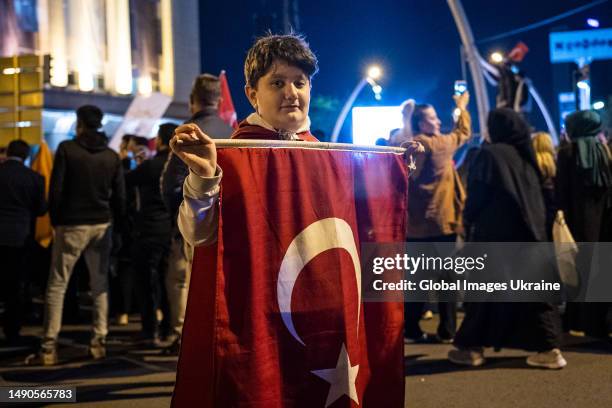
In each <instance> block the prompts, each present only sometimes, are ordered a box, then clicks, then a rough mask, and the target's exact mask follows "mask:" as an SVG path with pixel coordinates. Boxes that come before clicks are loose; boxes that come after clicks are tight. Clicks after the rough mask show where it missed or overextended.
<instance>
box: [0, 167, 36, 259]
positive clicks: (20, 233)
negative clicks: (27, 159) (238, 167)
mask: <svg viewBox="0 0 612 408" xmlns="http://www.w3.org/2000/svg"><path fill="white" fill-rule="evenodd" d="M0 192H1V193H0V245H2V246H11V247H22V246H23V245H24V244H25V241H26V238H27V237H28V236H29V235H30V234H31V233H32V231H33V228H34V221H35V220H36V217H37V216H40V215H43V214H44V213H45V212H46V207H47V204H46V202H45V180H44V178H43V176H41V175H40V174H38V173H36V172H35V171H33V170H31V169H29V168H27V167H26V166H24V165H23V163H21V162H19V161H17V160H11V159H9V160H6V161H5V162H4V163H0Z"/></svg>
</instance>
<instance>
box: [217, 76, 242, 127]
mask: <svg viewBox="0 0 612 408" xmlns="http://www.w3.org/2000/svg"><path fill="white" fill-rule="evenodd" d="M219 81H220V82H221V101H220V102H219V117H220V118H221V119H223V121H224V122H225V123H227V124H228V125H230V126H231V127H233V128H234V129H236V128H237V127H238V120H237V117H236V109H235V108H234V103H233V102H232V94H231V93H230V89H229V85H228V83H227V75H225V71H221V73H220V74H219Z"/></svg>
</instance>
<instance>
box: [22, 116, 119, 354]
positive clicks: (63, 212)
mask: <svg viewBox="0 0 612 408" xmlns="http://www.w3.org/2000/svg"><path fill="white" fill-rule="evenodd" d="M76 115H77V126H76V138H75V139H74V140H68V141H64V142H62V143H60V145H59V146H58V148H57V151H56V152H55V160H54V165H53V171H52V173H51V184H50V188H49V211H50V216H51V223H52V224H53V226H54V228H55V239H54V242H53V251H52V255H51V270H50V272H49V281H48V283H47V292H46V297H45V318H44V338H43V342H42V348H41V351H40V353H39V354H38V356H30V357H29V358H28V359H27V362H28V363H42V364H43V365H52V364H55V363H56V362H57V338H58V335H59V332H60V329H61V324H62V309H63V303H64V295H65V292H66V287H67V286H68V282H69V280H70V276H71V275H72V272H73V270H74V265H75V263H76V261H77V260H78V259H79V257H80V256H81V254H83V256H84V258H85V261H86V263H87V269H88V270H89V281H90V286H91V293H92V298H93V306H94V307H93V334H92V338H91V343H90V346H89V352H90V354H91V356H92V357H94V358H96V359H98V358H104V357H105V356H106V347H105V339H106V335H107V333H108V322H107V315H108V271H109V258H110V250H111V242H112V239H111V220H112V218H113V217H115V220H116V221H117V222H121V221H122V220H123V218H124V213H125V202H124V201H125V184H124V179H123V169H122V167H121V160H120V159H119V156H118V155H117V153H115V152H114V151H113V150H111V149H109V148H108V147H107V138H106V135H105V134H104V133H103V132H101V131H99V130H98V129H100V128H101V127H102V117H103V115H104V114H103V113H102V111H101V110H100V108H98V107H96V106H92V105H85V106H81V107H80V108H78V109H77V111H76Z"/></svg>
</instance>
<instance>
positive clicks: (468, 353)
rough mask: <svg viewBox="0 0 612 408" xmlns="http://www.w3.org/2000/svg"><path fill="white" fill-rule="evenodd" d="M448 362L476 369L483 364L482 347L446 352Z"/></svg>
mask: <svg viewBox="0 0 612 408" xmlns="http://www.w3.org/2000/svg"><path fill="white" fill-rule="evenodd" d="M448 360H449V361H450V362H451V363H455V364H460V365H467V366H471V367H478V366H481V365H483V364H484V363H485V361H486V360H485V358H484V350H483V349H482V347H480V348H473V349H453V350H450V351H449V352H448Z"/></svg>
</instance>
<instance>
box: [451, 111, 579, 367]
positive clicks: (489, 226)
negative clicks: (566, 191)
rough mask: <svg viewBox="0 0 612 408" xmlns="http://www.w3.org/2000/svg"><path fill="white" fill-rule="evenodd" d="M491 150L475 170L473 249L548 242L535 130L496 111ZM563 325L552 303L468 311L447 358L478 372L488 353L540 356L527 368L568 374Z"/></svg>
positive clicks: (468, 227) (475, 306) (469, 219)
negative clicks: (492, 350) (503, 350)
mask: <svg viewBox="0 0 612 408" xmlns="http://www.w3.org/2000/svg"><path fill="white" fill-rule="evenodd" d="M487 125H488V128H489V135H490V138H491V143H490V144H487V145H484V146H483V147H482V148H481V149H480V151H479V152H478V155H477V156H476V157H475V159H474V162H473V163H472V165H471V167H470V172H469V175H468V189H467V201H466V206H465V210H464V212H463V219H464V228H465V233H466V241H471V242H545V241H547V233H546V210H545V206H544V198H543V195H542V180H541V175H540V172H539V169H538V163H537V160H536V157H535V154H534V152H533V147H532V145H531V135H530V131H529V126H528V124H527V123H526V122H525V121H524V120H523V119H522V118H521V117H520V116H519V114H517V113H516V112H514V111H513V110H511V109H508V108H501V109H494V110H493V111H491V112H490V113H489V118H488V122H487ZM560 334H561V320H560V316H559V312H558V310H557V309H556V308H555V306H553V305H552V304H549V303H466V304H465V318H464V320H463V323H462V324H461V327H460V328H459V331H458V332H457V335H456V336H455V341H454V345H455V346H456V347H457V349H455V350H451V351H449V353H448V358H449V360H450V361H451V362H453V363H456V364H463V365H470V366H479V365H481V364H483V363H484V362H485V359H484V354H483V347H494V348H495V349H496V350H499V349H500V348H502V347H509V348H520V349H524V350H530V351H536V352H537V353H536V354H534V355H531V356H529V357H528V359H527V364H529V365H532V366H537V367H543V368H562V367H564V366H565V365H566V364H567V362H566V361H565V359H564V358H563V356H562V355H561V351H560V350H559V347H560V344H561V339H560Z"/></svg>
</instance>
